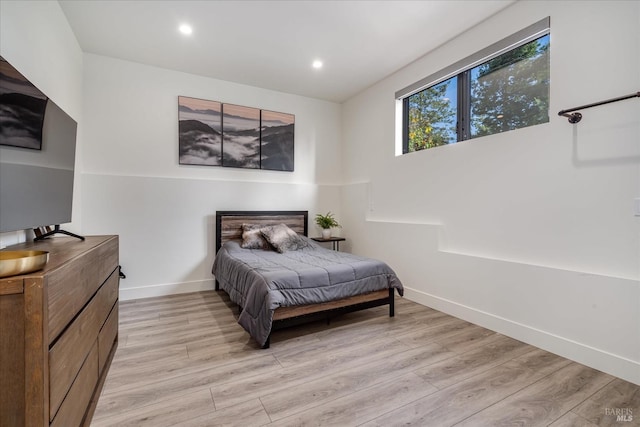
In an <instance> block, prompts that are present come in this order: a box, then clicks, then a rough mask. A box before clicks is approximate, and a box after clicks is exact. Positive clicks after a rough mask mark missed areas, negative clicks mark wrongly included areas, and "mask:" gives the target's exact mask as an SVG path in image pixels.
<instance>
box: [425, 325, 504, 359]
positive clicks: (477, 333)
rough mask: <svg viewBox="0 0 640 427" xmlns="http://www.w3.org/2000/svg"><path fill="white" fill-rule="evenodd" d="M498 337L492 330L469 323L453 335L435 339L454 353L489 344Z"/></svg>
mask: <svg viewBox="0 0 640 427" xmlns="http://www.w3.org/2000/svg"><path fill="white" fill-rule="evenodd" d="M499 337H500V334H498V333H496V332H494V331H491V330H489V329H486V328H483V327H481V326H476V325H471V326H467V327H466V328H465V329H463V330H462V331H461V332H459V333H457V334H455V335H451V336H444V337H438V338H436V339H435V341H436V342H437V343H438V344H440V345H442V346H444V347H446V348H447V349H449V350H451V351H454V352H456V353H466V352H467V351H471V350H473V349H474V348H478V347H480V346H483V345H486V344H491V343H492V342H494V341H495V340H496V339H498V338H499Z"/></svg>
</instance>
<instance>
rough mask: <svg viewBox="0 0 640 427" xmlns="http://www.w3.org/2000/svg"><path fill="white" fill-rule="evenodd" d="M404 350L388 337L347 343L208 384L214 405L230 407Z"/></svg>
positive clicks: (275, 393) (278, 394)
mask: <svg viewBox="0 0 640 427" xmlns="http://www.w3.org/2000/svg"><path fill="white" fill-rule="evenodd" d="M406 349H407V348H406V347H403V346H402V345H401V344H399V343H396V342H393V341H388V340H378V341H377V342H370V343H366V344H361V345H357V344H354V345H349V346H346V347H344V348H342V349H340V350H336V351H333V352H332V353H331V354H326V355H324V356H322V355H318V356H317V357H315V358H313V359H309V360H307V361H306V362H305V363H300V364H297V365H295V366H291V367H285V368H283V369H281V370H278V371H273V372H267V373H265V374H264V375H260V376H253V377H250V378H246V379H244V380H237V381H233V382H230V383H227V384H220V385H215V386H213V387H211V394H212V395H213V400H214V402H215V404H216V407H217V408H222V407H227V406H232V405H235V404H237V403H239V402H240V401H242V400H243V399H247V398H254V397H255V398H259V397H262V396H269V395H275V396H280V395H283V394H286V393H287V391H288V390H289V389H293V388H295V387H296V386H299V385H301V384H305V383H309V382H311V381H313V380H315V379H318V378H324V377H325V376H327V375H330V374H332V373H338V372H344V371H349V370H352V369H357V368H358V366H360V365H361V364H365V363H370V362H375V361H378V362H379V361H384V360H387V358H388V357H391V356H392V355H394V354H396V353H398V352H400V351H403V350H406Z"/></svg>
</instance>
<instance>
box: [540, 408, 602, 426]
mask: <svg viewBox="0 0 640 427" xmlns="http://www.w3.org/2000/svg"><path fill="white" fill-rule="evenodd" d="M549 427H598V424H594V423H592V422H589V421H588V420H585V419H584V418H582V417H581V416H580V415H576V414H574V413H573V412H567V413H566V414H564V415H563V416H562V417H560V418H558V419H557V420H556V421H555V422H553V423H552V424H549Z"/></svg>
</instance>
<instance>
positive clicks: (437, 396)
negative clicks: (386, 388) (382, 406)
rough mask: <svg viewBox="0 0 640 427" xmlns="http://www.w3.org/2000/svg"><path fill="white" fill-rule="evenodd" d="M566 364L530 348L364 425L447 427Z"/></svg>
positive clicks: (552, 356) (563, 360)
mask: <svg viewBox="0 0 640 427" xmlns="http://www.w3.org/2000/svg"><path fill="white" fill-rule="evenodd" d="M568 363H569V361H567V360H566V359H563V358H561V357H559V356H556V355H553V354H551V353H548V352H546V351H543V350H534V351H531V352H529V353H527V354H526V355H523V356H520V357H517V358H515V359H514V360H511V361H510V362H507V363H505V364H502V365H500V366H496V367H494V368H492V369H490V370H487V371H485V372H483V373H481V374H479V375H476V376H474V377H471V378H469V379H466V380H463V381H461V382H459V383H457V384H454V385H452V386H450V387H448V388H446V389H444V390H440V391H438V392H437V393H433V394H430V395H428V396H426V397H424V398H421V399H419V400H416V401H414V402H412V403H411V404H409V405H406V406H403V407H399V408H397V409H395V410H393V411H390V412H388V413H386V414H384V415H383V416H381V417H379V418H376V419H375V420H372V421H371V422H369V423H366V424H364V425H365V426H367V427H373V426H379V427H386V426H391V425H406V426H409V425H411V426H429V427H431V426H434V427H436V426H443V427H444V426H451V425H454V424H455V423H457V422H460V421H462V420H464V419H465V418H467V417H469V416H471V415H473V414H475V413H477V412H478V411H481V410H482V409H484V408H486V407H488V406H490V405H493V404H495V403H496V402H499V401H500V400H502V399H504V398H505V397H507V396H509V395H511V394H513V393H515V392H517V391H518V390H521V389H523V388H525V387H526V386H528V385H530V384H533V383H535V382H536V381H538V380H540V379H541V378H544V377H545V376H546V375H549V374H550V373H552V372H555V371H557V370H559V369H561V368H562V367H563V366H566V365H567V364H568ZM478 426H492V424H482V423H481V424H476V427H478Z"/></svg>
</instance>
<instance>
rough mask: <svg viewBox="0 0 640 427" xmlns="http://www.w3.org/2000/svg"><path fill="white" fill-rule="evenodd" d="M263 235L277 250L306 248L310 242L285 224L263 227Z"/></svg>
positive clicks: (281, 251) (285, 250)
mask: <svg viewBox="0 0 640 427" xmlns="http://www.w3.org/2000/svg"><path fill="white" fill-rule="evenodd" d="M261 231H262V235H263V236H264V238H265V239H266V240H267V242H269V244H270V245H271V246H273V247H274V248H275V249H276V251H278V252H280V253H284V252H287V251H296V250H298V249H302V248H306V247H308V246H309V243H308V242H307V241H306V240H305V239H304V238H302V237H301V236H299V235H298V233H296V232H295V231H293V230H292V229H290V228H289V227H287V226H286V225H285V224H278V225H268V226H266V227H263V228H262V229H261Z"/></svg>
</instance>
